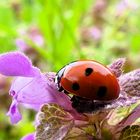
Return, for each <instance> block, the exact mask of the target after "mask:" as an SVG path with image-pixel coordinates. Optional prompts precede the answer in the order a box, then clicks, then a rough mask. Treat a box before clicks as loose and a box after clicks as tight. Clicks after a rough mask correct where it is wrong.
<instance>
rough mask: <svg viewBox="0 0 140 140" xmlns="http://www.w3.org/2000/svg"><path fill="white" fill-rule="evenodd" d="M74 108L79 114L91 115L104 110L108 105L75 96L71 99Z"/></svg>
mask: <svg viewBox="0 0 140 140" xmlns="http://www.w3.org/2000/svg"><path fill="white" fill-rule="evenodd" d="M71 102H72V107H73V108H75V109H76V110H77V112H79V113H91V112H95V111H97V110H99V109H102V108H104V107H105V106H106V105H107V104H105V103H100V102H96V101H94V100H89V99H86V98H82V97H79V96H75V95H74V96H73V97H72V98H71Z"/></svg>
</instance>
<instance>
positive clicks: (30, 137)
mask: <svg viewBox="0 0 140 140" xmlns="http://www.w3.org/2000/svg"><path fill="white" fill-rule="evenodd" d="M21 140H35V138H34V133H31V134H28V135H26V136H24V137H23V138H22V139H21Z"/></svg>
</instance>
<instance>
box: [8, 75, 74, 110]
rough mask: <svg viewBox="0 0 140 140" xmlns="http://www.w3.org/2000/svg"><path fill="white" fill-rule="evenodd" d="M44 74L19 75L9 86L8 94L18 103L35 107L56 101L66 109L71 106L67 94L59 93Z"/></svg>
mask: <svg viewBox="0 0 140 140" xmlns="http://www.w3.org/2000/svg"><path fill="white" fill-rule="evenodd" d="M51 82H52V81H49V80H48V79H47V77H46V76H44V75H42V76H40V77H34V78H29V77H19V78H17V79H16V80H15V81H14V83H13V84H12V86H11V89H10V94H11V95H12V96H13V97H14V98H15V99H16V100H17V101H18V102H20V103H24V104H28V105H33V106H34V107H37V108H38V106H40V105H42V104H44V103H58V104H59V105H61V106H63V107H64V108H66V109H70V108H71V102H70V99H69V97H68V96H67V95H65V94H64V93H60V92H58V91H57V89H55V87H53V85H51Z"/></svg>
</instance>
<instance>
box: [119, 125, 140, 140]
mask: <svg viewBox="0 0 140 140" xmlns="http://www.w3.org/2000/svg"><path fill="white" fill-rule="evenodd" d="M139 139H140V126H139V125H132V126H127V127H125V128H124V129H123V130H122V133H121V136H120V138H119V140H139Z"/></svg>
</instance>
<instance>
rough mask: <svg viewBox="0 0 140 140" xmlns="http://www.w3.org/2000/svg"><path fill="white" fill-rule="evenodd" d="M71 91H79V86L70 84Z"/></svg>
mask: <svg viewBox="0 0 140 140" xmlns="http://www.w3.org/2000/svg"><path fill="white" fill-rule="evenodd" d="M72 89H73V90H74V91H76V90H79V89H80V86H79V84H78V83H73V84H72Z"/></svg>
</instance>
